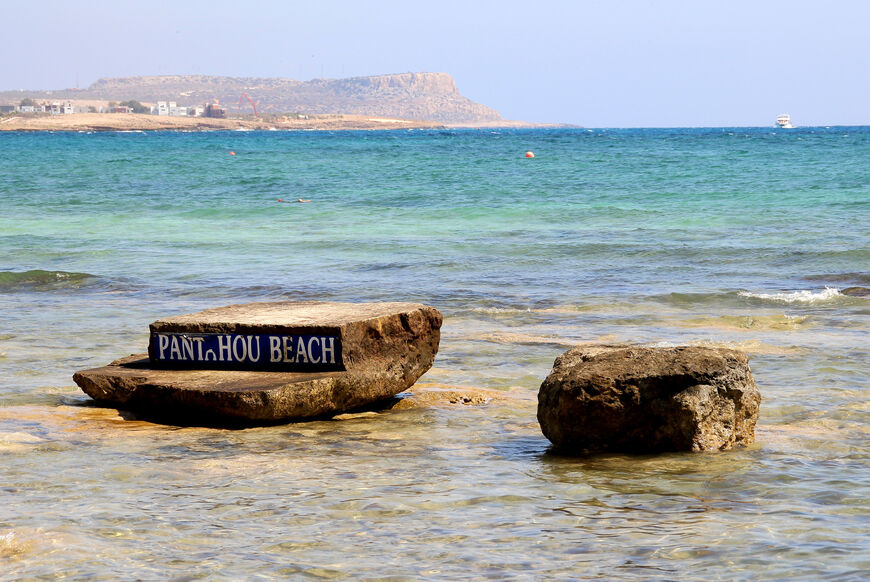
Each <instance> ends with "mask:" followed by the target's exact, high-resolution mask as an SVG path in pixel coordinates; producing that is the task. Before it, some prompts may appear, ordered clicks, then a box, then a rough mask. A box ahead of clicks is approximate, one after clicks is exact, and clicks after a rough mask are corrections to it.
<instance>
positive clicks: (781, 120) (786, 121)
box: [776, 113, 794, 129]
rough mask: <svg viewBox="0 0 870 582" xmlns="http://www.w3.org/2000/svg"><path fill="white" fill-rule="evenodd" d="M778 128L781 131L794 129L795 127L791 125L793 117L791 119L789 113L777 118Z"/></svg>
mask: <svg viewBox="0 0 870 582" xmlns="http://www.w3.org/2000/svg"><path fill="white" fill-rule="evenodd" d="M776 126H777V127H779V128H780V129H792V128H793V127H794V126H793V125H792V124H791V117H789V114H788V113H783V114H782V115H779V116H777V118H776Z"/></svg>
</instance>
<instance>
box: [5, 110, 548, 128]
mask: <svg viewBox="0 0 870 582" xmlns="http://www.w3.org/2000/svg"><path fill="white" fill-rule="evenodd" d="M447 127H448V126H446V125H444V124H443V123H436V122H432V121H418V120H414V119H396V118H390V117H374V116H365V115H340V114H329V115H307V116H303V117H295V116H268V117H263V118H250V119H219V118H209V117H169V116H158V115H147V114H137V113H73V114H70V115H40V116H35V115H11V116H7V117H4V118H0V131H221V130H224V131H227V130H230V131H232V130H236V131H255V130H261V131H282V130H283V131H287V130H320V131H340V130H378V129H445V128H447ZM449 127H505V128H507V127H511V128H526V127H528V128H531V127H540V126H539V125H535V124H531V123H523V122H515V121H504V120H502V121H499V122H493V123H490V124H479V123H478V124H472V125H463V124H451V125H450V126H449Z"/></svg>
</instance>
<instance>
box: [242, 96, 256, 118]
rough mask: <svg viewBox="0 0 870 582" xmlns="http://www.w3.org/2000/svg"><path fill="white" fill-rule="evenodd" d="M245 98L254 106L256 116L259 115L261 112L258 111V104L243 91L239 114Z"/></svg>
mask: <svg viewBox="0 0 870 582" xmlns="http://www.w3.org/2000/svg"><path fill="white" fill-rule="evenodd" d="M244 99H247V100H248V103H250V104H251V107H253V108H254V117H259V114H258V113H257V105H256V104H255V103H254V102H253V101H252V100H251V98H250V97H248V94H247V93H242V96H241V97H239V115H241V113H242V104H243V103H244V101H243V100H244Z"/></svg>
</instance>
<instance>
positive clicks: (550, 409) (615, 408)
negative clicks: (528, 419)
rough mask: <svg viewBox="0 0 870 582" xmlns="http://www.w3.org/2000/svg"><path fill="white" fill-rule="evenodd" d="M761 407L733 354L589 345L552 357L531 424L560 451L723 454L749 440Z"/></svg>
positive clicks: (743, 359) (744, 361)
mask: <svg viewBox="0 0 870 582" xmlns="http://www.w3.org/2000/svg"><path fill="white" fill-rule="evenodd" d="M760 403H761V394H760V392H759V390H758V387H757V386H756V385H755V381H754V379H753V377H752V373H751V372H750V369H749V361H748V358H747V356H746V354H744V353H743V352H740V351H738V350H731V349H725V348H711V347H699V346H681V347H642V346H636V345H589V346H579V347H576V348H574V349H571V350H569V351H567V352H565V353H564V354H563V355H561V356H560V357H559V358H557V359H556V362H555V364H554V365H553V369H552V371H551V372H550V375H549V376H548V377H547V378H546V380H544V382H543V384H541V388H540V390H539V392H538V422H539V423H540V425H541V430H542V432H543V433H544V436H546V437H547V438H548V439H549V440H550V441H551V442H552V443H553V444H554V445H555V448H556V449H557V450H559V451H560V452H566V453H581V454H585V453H595V452H603V451H614V452H638V453H645V452H659V451H712V450H726V449H730V448H732V447H734V446H737V445H747V444H750V443H752V442H753V441H754V439H755V424H756V422H757V420H758V410H759V405H760Z"/></svg>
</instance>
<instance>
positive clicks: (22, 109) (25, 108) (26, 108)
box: [18, 105, 36, 113]
mask: <svg viewBox="0 0 870 582" xmlns="http://www.w3.org/2000/svg"><path fill="white" fill-rule="evenodd" d="M18 111H19V113H36V106H35V105H19V106H18Z"/></svg>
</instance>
